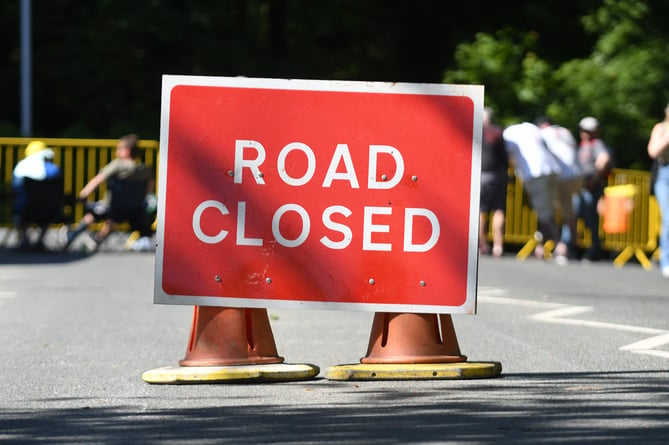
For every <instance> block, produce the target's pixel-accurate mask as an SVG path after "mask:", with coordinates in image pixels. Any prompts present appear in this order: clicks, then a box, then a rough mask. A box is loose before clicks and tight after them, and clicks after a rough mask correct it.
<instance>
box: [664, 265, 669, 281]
mask: <svg viewBox="0 0 669 445" xmlns="http://www.w3.org/2000/svg"><path fill="white" fill-rule="evenodd" d="M662 276H663V277H664V278H669V266H665V267H663V268H662Z"/></svg>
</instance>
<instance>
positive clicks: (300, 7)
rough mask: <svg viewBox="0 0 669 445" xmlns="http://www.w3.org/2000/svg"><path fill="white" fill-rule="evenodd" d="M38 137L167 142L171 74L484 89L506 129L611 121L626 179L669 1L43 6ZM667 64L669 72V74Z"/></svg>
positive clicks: (12, 107)
mask: <svg viewBox="0 0 669 445" xmlns="http://www.w3.org/2000/svg"><path fill="white" fill-rule="evenodd" d="M18 6H19V2H18V0H16V1H6V2H0V54H1V55H2V57H3V63H2V64H0V96H1V97H3V98H4V99H5V101H4V102H3V107H0V127H1V128H4V129H5V131H4V135H6V136H12V135H15V134H8V132H14V133H15V132H16V131H18V128H20V119H19V97H18V92H19V90H20V88H19V62H20V60H21V54H20V45H19V39H18V37H19V25H18V23H19V20H18V17H19V8H18ZM32 7H33V8H32V9H33V35H32V37H33V98H34V100H33V112H34V118H33V127H34V133H35V135H36V136H37V135H39V136H53V137H58V136H70V137H108V138H115V137H118V136H119V135H120V134H123V133H128V132H131V131H132V132H136V133H139V134H140V135H142V137H145V138H157V137H158V134H159V126H160V96H161V91H160V88H161V76H162V75H163V74H184V75H208V76H237V75H244V76H254V77H285V78H319V79H351V80H379V81H398V82H399V81H405V82H440V81H445V82H449V83H475V84H483V85H485V87H486V104H487V105H490V106H492V107H493V108H495V109H496V111H497V116H498V117H499V118H500V120H501V123H504V124H506V123H511V122H513V121H520V120H531V119H533V118H534V117H536V116H537V115H538V114H548V115H550V116H551V117H553V118H554V119H556V120H558V121H560V122H562V123H563V124H564V125H566V126H568V127H569V128H571V129H572V130H575V128H576V124H577V122H578V120H579V119H580V118H581V117H583V116H584V115H588V114H590V115H595V116H597V117H598V118H599V119H600V120H601V121H602V123H603V130H604V136H605V137H606V140H607V142H608V143H609V144H610V145H612V146H613V147H614V149H615V150H616V154H617V157H618V161H619V163H620V164H619V165H623V166H627V165H633V164H635V163H636V164H638V163H645V162H647V158H646V157H645V144H646V142H647V137H648V133H649V131H650V128H651V126H652V124H653V123H654V121H655V120H657V119H659V118H660V117H661V116H662V110H663V109H664V105H665V104H666V102H667V100H669V75H667V73H669V58H667V57H666V54H669V43H668V42H669V28H668V27H667V26H666V23H667V18H668V17H669V2H666V0H544V1H542V2H525V3H523V5H522V8H511V7H510V6H509V4H508V3H505V2H499V1H493V0H472V1H469V2H445V1H443V0H415V1H413V2H388V1H386V0H366V1H364V2H362V1H359V0H319V1H307V0H217V1H212V0H146V1H143V2H137V1H134V0H96V1H89V2H82V1H75V0H49V1H43V2H36V1H33V2H32ZM665 59H666V60H665Z"/></svg>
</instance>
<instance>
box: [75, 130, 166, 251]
mask: <svg viewBox="0 0 669 445" xmlns="http://www.w3.org/2000/svg"><path fill="white" fill-rule="evenodd" d="M137 142H138V137H137V136H136V135H134V134H130V135H126V136H123V137H122V138H121V139H119V142H118V144H117V145H116V158H115V159H113V160H112V161H111V162H110V163H109V164H107V165H106V166H104V167H103V168H102V169H101V170H100V172H99V173H98V174H97V175H96V176H95V177H93V178H92V179H91V180H90V181H89V182H88V183H87V184H86V185H85V186H84V188H83V189H82V190H81V192H79V198H80V199H82V200H85V199H86V198H87V197H88V196H89V195H90V194H91V193H92V192H93V191H94V190H96V189H97V188H98V187H99V186H100V184H102V183H103V182H106V183H107V194H106V196H105V199H104V200H102V201H98V202H94V203H86V213H85V214H84V217H83V218H82V220H81V221H80V222H79V224H78V226H77V227H76V228H75V229H74V230H72V231H67V234H66V243H65V248H67V247H68V246H69V245H70V244H71V243H72V242H73V241H74V240H75V239H76V238H77V237H78V236H79V235H80V234H82V233H83V232H84V231H86V229H87V228H88V226H89V225H90V224H91V223H93V222H95V221H100V220H103V221H104V224H103V226H102V228H101V229H100V231H99V232H98V233H97V234H96V235H95V236H94V241H95V243H96V245H100V243H102V241H104V240H105V238H106V237H107V236H108V235H109V233H110V232H111V230H112V225H113V224H114V222H123V221H128V222H129V223H130V225H131V227H132V229H133V230H138V231H140V236H142V237H146V236H150V235H151V221H149V220H148V218H147V215H146V210H145V197H146V195H147V194H148V193H150V192H152V191H153V186H154V179H153V173H152V171H151V169H149V168H147V167H146V166H145V165H144V164H143V163H142V162H141V161H140V160H139V155H140V150H139V147H137Z"/></svg>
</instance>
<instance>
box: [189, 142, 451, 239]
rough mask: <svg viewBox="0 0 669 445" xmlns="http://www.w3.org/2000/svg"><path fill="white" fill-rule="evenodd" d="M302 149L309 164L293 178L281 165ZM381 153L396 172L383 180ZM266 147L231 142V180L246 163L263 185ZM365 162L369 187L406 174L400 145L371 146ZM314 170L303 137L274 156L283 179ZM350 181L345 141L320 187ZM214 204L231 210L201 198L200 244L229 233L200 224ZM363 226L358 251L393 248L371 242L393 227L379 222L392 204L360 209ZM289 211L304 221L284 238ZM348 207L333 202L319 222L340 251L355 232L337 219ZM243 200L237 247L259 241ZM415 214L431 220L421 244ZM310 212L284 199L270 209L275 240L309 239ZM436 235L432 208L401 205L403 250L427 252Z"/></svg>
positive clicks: (196, 220)
mask: <svg viewBox="0 0 669 445" xmlns="http://www.w3.org/2000/svg"><path fill="white" fill-rule="evenodd" d="M250 150H252V151H254V152H255V157H253V158H246V157H245V152H246V151H250ZM294 151H297V152H300V153H302V154H303V155H304V156H305V158H306V160H307V168H306V171H305V173H304V174H303V175H302V176H301V177H298V178H295V177H292V176H290V175H289V174H288V172H287V171H286V168H285V162H286V158H287V156H288V155H289V154H290V153H291V152H294ZM379 154H387V155H390V156H391V157H392V158H393V160H394V162H395V167H396V168H395V174H394V175H393V177H392V178H390V179H388V178H384V180H382V181H378V180H377V160H378V156H379ZM265 159H266V151H265V148H264V147H263V145H262V144H261V143H260V142H258V141H253V140H237V141H235V168H234V182H235V183H237V184H241V183H242V178H243V170H244V169H245V168H246V169H248V170H249V171H250V173H251V174H252V177H253V178H254V180H255V182H256V184H257V185H265V181H264V178H263V174H262V173H261V170H260V166H261V165H262V164H263V163H264V162H265ZM368 159H369V162H368V175H367V178H368V179H367V188H368V189H391V188H393V187H395V186H396V185H397V184H399V182H400V181H401V179H402V175H403V174H404V159H403V157H402V155H401V153H400V151H399V150H398V149H396V148H395V147H391V146H388V145H370V146H369V158H368ZM342 164H343V166H344V171H340V169H339V167H340V166H341V165H342ZM315 171H316V156H315V154H314V152H313V150H312V149H311V148H310V147H309V146H308V145H307V144H304V143H302V142H291V143H289V144H287V145H285V146H284V147H283V148H282V149H281V151H280V152H279V155H278V158H277V172H278V175H279V177H280V178H281V180H282V181H283V182H284V183H285V184H287V185H290V186H296V187H299V186H302V185H305V184H307V183H308V182H310V181H311V180H312V179H313V176H314V173H315ZM335 180H337V181H348V183H349V184H350V186H351V188H352V189H358V188H360V185H359V182H358V179H357V175H356V172H355V168H354V165H353V160H352V157H351V154H350V151H349V148H348V145H347V144H338V145H337V147H336V149H335V152H334V155H333V156H332V159H331V160H330V164H329V167H328V170H327V173H326V174H325V177H324V179H323V183H322V187H324V188H327V187H330V186H331V185H332V183H333V181H335ZM210 209H214V210H217V211H218V212H220V214H221V215H223V216H225V215H228V214H229V213H230V211H229V209H228V208H227V207H226V205H225V204H223V203H222V202H220V201H216V200H205V201H203V202H201V203H200V204H199V205H198V206H197V207H196V209H195V211H194V212H193V219H192V222H193V225H192V227H193V232H194V234H195V236H196V237H197V238H198V240H200V241H201V242H203V243H206V244H217V243H220V242H222V241H223V240H224V239H226V238H227V236H228V234H229V232H228V231H226V230H223V229H221V230H220V231H219V232H218V233H216V234H207V233H205V232H204V231H203V229H202V225H201V219H202V215H203V214H204V212H205V211H207V210H210ZM362 211H363V230H362V250H365V251H391V250H392V244H391V243H379V242H374V241H373V234H374V233H388V232H390V230H391V228H390V225H388V224H382V223H379V220H382V219H383V216H389V215H392V211H393V209H392V208H390V207H379V206H364V207H363V209H362ZM289 212H292V213H295V214H296V215H297V216H298V217H299V219H300V220H301V223H302V229H301V231H300V233H299V234H298V235H297V236H296V237H293V238H287V237H286V236H285V235H284V234H283V233H282V232H281V229H280V226H281V224H280V223H281V219H282V217H283V216H284V215H286V214H288V213H289ZM352 213H353V212H352V211H351V209H349V208H348V207H346V206H343V205H331V206H329V207H327V208H325V210H324V211H323V213H322V215H321V222H322V224H323V227H324V228H326V229H328V230H330V231H332V232H335V233H337V234H339V236H337V237H336V238H337V239H338V240H333V239H332V238H331V237H329V236H323V237H321V238H320V240H319V242H320V243H321V244H322V245H324V246H325V247H327V248H330V249H334V250H338V249H345V248H347V247H349V246H350V244H351V242H352V240H353V232H352V230H351V228H350V227H349V226H347V225H345V224H342V223H339V222H335V221H334V220H333V216H334V215H342V216H343V217H345V218H348V217H350V216H351V215H352ZM246 217H247V214H246V202H244V201H239V202H238V203H237V221H236V245H238V246H262V245H263V239H262V238H257V237H252V236H249V235H247V233H246ZM416 217H423V218H425V219H427V221H428V222H429V223H430V225H431V233H430V236H429V237H428V239H427V240H426V241H424V242H422V243H416V242H415V241H414V233H413V232H414V230H413V228H414V219H415V218H416ZM311 224H312V223H311V217H310V215H309V213H308V212H307V210H306V209H305V208H304V207H302V206H300V205H299V204H295V203H286V204H283V205H281V206H280V207H279V208H278V209H277V210H276V211H275V212H274V214H273V217H272V234H273V236H274V239H275V240H276V241H277V242H278V243H279V244H280V245H282V246H284V247H290V248H294V247H299V246H301V245H302V244H304V242H305V241H306V240H307V239H308V237H309V235H310V233H311ZM439 235H440V226H439V221H438V219H437V216H436V214H435V213H434V212H432V211H431V210H429V209H425V208H413V207H412V208H406V209H404V237H403V251H405V252H427V251H428V250H430V249H432V248H433V247H434V246H435V245H436V244H437V242H438V240H439Z"/></svg>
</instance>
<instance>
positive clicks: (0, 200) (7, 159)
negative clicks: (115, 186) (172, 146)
mask: <svg viewBox="0 0 669 445" xmlns="http://www.w3.org/2000/svg"><path fill="white" fill-rule="evenodd" d="M35 139H39V140H41V141H44V143H45V144H46V145H47V146H48V147H50V148H52V149H53V151H54V153H55V159H54V161H55V163H56V164H58V165H59V166H60V167H61V168H62V170H63V176H64V179H65V181H64V182H65V194H66V196H67V197H68V205H67V206H66V208H65V212H66V214H65V216H66V218H67V220H68V221H69V222H74V221H78V220H79V219H81V217H82V216H83V212H84V209H83V205H81V204H76V201H75V198H76V196H77V193H79V191H80V190H81V189H82V188H83V186H84V185H85V184H86V183H87V182H88V180H90V179H91V178H92V177H93V176H95V175H96V174H97V173H98V171H99V170H100V168H102V167H103V166H105V165H107V164H108V163H109V161H111V160H112V158H113V156H114V153H115V150H116V144H117V143H118V139H55V138H0V171H1V172H2V182H1V183H0V225H4V226H7V225H10V224H11V209H12V195H11V184H12V171H13V170H14V166H15V165H16V164H17V163H18V162H19V160H21V159H23V157H24V156H23V152H24V149H25V146H26V145H27V144H28V143H30V142H31V141H33V140H35ZM139 147H140V148H141V149H142V158H143V159H142V160H143V161H144V163H145V164H146V165H148V166H149V167H153V168H154V169H155V170H156V173H157V165H158V141H154V140H141V141H140V142H139ZM156 179H157V178H156ZM105 192H106V186H105V185H104V184H103V185H102V186H101V187H100V188H99V190H97V191H96V192H95V193H94V194H93V195H92V196H91V199H92V200H99V199H102V197H103V196H104V193H105Z"/></svg>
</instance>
